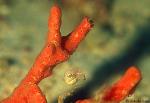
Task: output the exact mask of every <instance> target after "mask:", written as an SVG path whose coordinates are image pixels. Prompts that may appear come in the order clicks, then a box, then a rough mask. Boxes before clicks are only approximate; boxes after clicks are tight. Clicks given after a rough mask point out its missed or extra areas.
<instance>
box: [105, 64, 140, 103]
mask: <svg viewBox="0 0 150 103" xmlns="http://www.w3.org/2000/svg"><path fill="white" fill-rule="evenodd" d="M140 80H141V73H140V71H139V69H137V68H136V67H134V66H132V67H130V68H129V69H128V70H127V71H126V73H125V74H124V76H123V77H122V78H121V79H120V80H119V81H118V82H117V83H115V84H114V85H113V86H112V87H111V88H110V89H108V90H107V91H106V93H105V94H104V96H103V100H104V101H113V102H115V103H119V102H120V101H121V100H123V99H124V98H125V97H126V96H128V95H129V94H130V93H131V92H132V90H133V89H134V88H135V87H136V85H137V84H138V83H139V82H140Z"/></svg>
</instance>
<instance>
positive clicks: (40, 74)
mask: <svg viewBox="0 0 150 103" xmlns="http://www.w3.org/2000/svg"><path fill="white" fill-rule="evenodd" d="M60 25H61V9H60V8H59V7H58V6H57V5H55V6H53V7H52V9H51V11H50V17H49V21H48V39H47V42H46V43H45V46H44V48H43V50H42V51H41V53H40V54H39V56H38V57H37V58H36V60H35V63H34V64H33V66H32V68H31V69H30V71H29V73H28V74H27V75H26V77H25V78H24V79H23V80H22V82H21V83H20V85H19V86H18V87H17V88H16V89H15V90H14V92H13V94H12V95H11V96H10V97H8V98H6V99H4V100H3V101H1V102H2V103H46V102H47V101H46V98H45V96H44V95H43V93H42V91H41V90H40V88H39V87H38V84H39V82H40V81H41V80H42V79H44V78H46V77H48V76H50V75H51V73H52V70H53V67H54V66H56V65H57V64H59V63H61V62H63V61H66V60H68V59H69V56H70V55H71V54H72V53H73V52H74V51H75V49H76V48H77V47H78V45H79V43H80V42H81V41H82V40H83V39H84V38H85V36H86V34H87V33H88V31H89V30H90V29H91V28H92V26H93V24H92V23H91V22H90V21H89V19H88V18H87V17H85V18H84V19H83V20H82V22H81V23H80V24H79V26H78V27H77V28H76V29H75V30H74V31H73V32H71V33H70V34H69V35H68V36H64V37H62V36H61V33H60Z"/></svg>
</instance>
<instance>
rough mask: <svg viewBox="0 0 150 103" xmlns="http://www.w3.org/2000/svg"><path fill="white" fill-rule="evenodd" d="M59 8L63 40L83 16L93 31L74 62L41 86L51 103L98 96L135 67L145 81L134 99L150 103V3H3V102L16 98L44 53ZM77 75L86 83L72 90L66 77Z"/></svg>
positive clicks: (113, 0) (0, 57)
mask: <svg viewBox="0 0 150 103" xmlns="http://www.w3.org/2000/svg"><path fill="white" fill-rule="evenodd" d="M55 3H58V4H59V5H60V7H61V8H62V26H61V32H62V34H66V35H67V34H68V33H70V32H71V31H72V30H73V29H74V27H75V26H76V25H78V24H79V22H80V21H81V20H82V18H83V17H84V16H88V17H90V18H91V19H92V20H93V21H94V28H93V29H92V30H91V31H90V32H89V33H88V35H87V37H86V39H85V40H84V41H83V42H82V43H81V45H80V46H79V47H78V49H77V50H76V52H75V53H74V54H73V55H72V56H71V58H70V59H69V60H68V61H67V62H64V63H61V64H59V65H57V66H56V67H55V68H56V69H54V71H53V76H52V77H49V78H47V79H44V80H43V81H42V82H41V83H40V87H41V88H42V91H43V92H44V94H45V95H46V98H47V100H48V103H57V100H58V98H59V97H64V98H65V103H71V101H74V100H76V99H77V98H81V97H82V98H86V97H89V96H91V95H94V94H96V93H97V92H98V94H99V92H100V91H102V90H103V88H105V87H107V86H109V85H111V84H113V83H115V81H117V80H118V79H119V78H120V77H121V76H122V75H123V73H124V72H125V70H126V69H127V68H128V67H129V66H132V65H135V66H137V67H138V68H139V69H140V70H141V72H142V81H141V82H140V84H139V85H138V86H137V88H136V90H135V92H134V93H133V94H132V95H131V97H132V98H134V99H145V100H149V101H150V84H149V82H150V0H0V100H2V99H4V98H6V97H7V96H9V95H10V94H11V93H12V92H13V90H14V88H15V87H16V86H17V85H18V84H19V83H20V81H21V80H22V79H23V78H24V77H25V75H26V74H27V72H28V71H29V69H30V67H31V66H32V64H33V62H34V60H35V58H36V56H37V55H38V54H39V52H40V50H41V49H42V47H43V45H44V42H45V39H46V34H47V31H48V29H47V20H48V15H49V10H50V8H51V7H52V5H53V4H55ZM76 70H77V71H80V72H81V73H82V74H84V76H85V79H82V78H81V79H79V80H78V81H77V82H76V83H75V84H73V85H69V84H67V83H66V82H65V80H64V79H65V78H64V75H65V73H66V72H68V71H73V72H74V71H76ZM122 103H126V102H125V100H124V101H123V102H122ZM141 103H145V102H144V101H143V102H141Z"/></svg>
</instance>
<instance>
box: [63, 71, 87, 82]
mask: <svg viewBox="0 0 150 103" xmlns="http://www.w3.org/2000/svg"><path fill="white" fill-rule="evenodd" d="M64 80H65V83H67V84H68V85H74V84H76V83H77V82H78V81H79V80H86V77H85V73H83V72H82V71H81V70H79V69H71V70H69V71H67V72H66V73H65V75H64Z"/></svg>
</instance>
